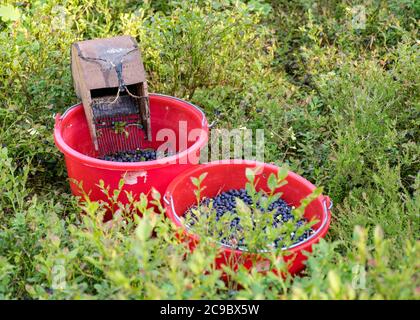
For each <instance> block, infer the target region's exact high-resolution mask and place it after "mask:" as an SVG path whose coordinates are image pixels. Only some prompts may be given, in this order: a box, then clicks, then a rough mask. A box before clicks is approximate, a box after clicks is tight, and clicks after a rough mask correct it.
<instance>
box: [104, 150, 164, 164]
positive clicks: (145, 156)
mask: <svg viewBox="0 0 420 320" xmlns="http://www.w3.org/2000/svg"><path fill="white" fill-rule="evenodd" d="M99 159H101V160H106V161H116V162H141V161H152V160H156V159H157V153H156V150H153V149H144V150H141V149H137V150H133V151H120V152H116V153H112V154H107V155H105V156H103V157H100V158H99Z"/></svg>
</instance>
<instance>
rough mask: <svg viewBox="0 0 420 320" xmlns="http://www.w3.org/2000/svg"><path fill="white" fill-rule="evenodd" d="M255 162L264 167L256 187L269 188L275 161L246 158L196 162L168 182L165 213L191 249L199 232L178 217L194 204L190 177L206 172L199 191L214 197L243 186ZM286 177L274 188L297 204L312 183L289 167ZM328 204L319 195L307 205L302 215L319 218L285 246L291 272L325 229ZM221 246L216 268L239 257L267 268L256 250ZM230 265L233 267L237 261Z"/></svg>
mask: <svg viewBox="0 0 420 320" xmlns="http://www.w3.org/2000/svg"><path fill="white" fill-rule="evenodd" d="M256 166H261V167H262V168H263V169H262V172H261V173H260V174H259V175H258V179H259V182H258V184H257V186H256V188H257V190H261V189H262V190H265V191H269V190H268V188H267V179H268V177H269V175H270V174H271V173H274V174H277V172H278V169H279V168H278V167H276V166H274V165H270V164H266V163H261V162H255V161H247V160H228V161H222V162H210V163H208V164H203V165H200V166H196V167H195V168H192V169H189V170H187V171H184V172H182V173H181V174H180V175H178V176H177V177H176V178H175V179H174V180H173V181H172V182H171V183H170V184H169V186H168V189H167V191H166V193H165V196H164V202H165V203H164V206H165V209H166V215H167V217H168V218H169V219H171V220H172V221H173V222H174V223H175V224H176V225H177V226H178V227H181V228H182V230H183V234H184V236H185V237H186V239H187V241H189V243H190V247H191V249H192V250H193V249H194V244H195V243H197V241H198V240H199V239H198V236H197V235H194V234H193V233H192V232H191V231H190V230H187V229H186V227H185V226H184V225H183V224H182V222H181V219H180V216H182V215H183V214H184V213H185V211H186V210H187V209H188V208H190V207H191V206H193V205H195V204H196V198H195V195H194V192H193V191H194V190H195V189H196V187H195V186H194V185H193V184H192V182H191V178H192V177H199V176H200V175H201V174H202V173H204V172H207V173H208V175H207V177H206V178H205V179H204V181H203V186H205V187H206V188H205V189H204V191H203V192H202V196H205V197H214V196H216V195H217V194H218V193H220V192H224V191H228V190H230V189H240V188H244V187H245V184H246V182H247V179H246V176H245V168H255V167H256ZM286 180H287V182H288V183H287V184H286V185H284V186H283V187H281V188H279V189H278V190H276V192H283V195H282V199H283V200H285V201H286V203H288V204H289V205H291V206H295V207H297V206H299V205H300V201H301V200H302V199H303V198H305V197H306V196H308V195H309V194H310V193H312V191H313V190H314V189H315V186H314V185H313V184H312V183H310V182H309V181H308V180H306V179H304V178H302V177H301V176H299V175H297V174H296V173H293V172H291V171H289V173H288V176H287V178H286ZM331 206H332V202H331V200H330V198H329V197H327V196H324V195H320V196H319V197H318V198H317V199H315V200H314V201H312V202H311V203H310V204H309V205H308V206H307V207H306V209H305V217H306V218H307V219H309V220H310V219H312V218H316V219H317V220H318V221H319V222H318V223H317V224H315V225H314V226H313V229H314V230H315V232H314V233H313V234H312V235H311V236H310V237H308V238H307V239H306V240H305V241H304V242H301V243H298V244H295V245H292V246H290V247H289V248H288V251H289V252H290V254H289V255H287V256H285V257H284V260H285V261H286V262H290V266H289V269H288V271H289V272H290V273H291V274H296V273H298V272H299V271H301V270H302V269H303V268H304V261H305V260H306V259H307V256H306V255H305V254H304V251H308V252H311V251H312V246H313V245H314V244H315V243H317V242H318V241H319V239H320V238H323V237H324V236H325V234H326V233H327V230H328V228H329V225H330V220H331V212H330V209H331ZM220 246H221V248H220V255H219V257H218V258H217V260H216V266H217V268H221V266H222V265H231V266H232V261H240V263H241V264H243V265H244V266H245V267H246V268H247V269H250V268H252V267H253V266H254V263H253V261H257V263H256V265H255V267H256V268H257V269H258V270H260V271H268V269H267V267H268V265H269V261H268V260H265V259H262V258H261V257H260V256H259V255H258V254H254V253H249V252H246V251H240V250H235V249H232V248H229V247H227V246H225V245H222V244H220ZM233 267H234V268H236V267H237V265H236V266H235V265H234V266H233ZM274 271H275V270H274Z"/></svg>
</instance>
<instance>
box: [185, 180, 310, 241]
mask: <svg viewBox="0 0 420 320" xmlns="http://www.w3.org/2000/svg"><path fill="white" fill-rule="evenodd" d="M237 198H240V199H241V200H243V201H244V202H245V203H246V204H247V205H251V204H252V199H251V196H250V195H249V194H248V193H247V191H246V189H244V188H242V189H230V190H228V191H225V192H222V193H220V194H218V195H217V196H215V197H213V198H211V199H210V198H205V199H203V201H202V203H201V204H202V205H208V204H209V203H210V201H213V208H214V212H215V215H216V216H215V220H216V221H219V220H220V217H222V216H223V215H224V214H225V213H227V212H228V213H229V215H231V216H232V220H231V222H230V234H228V235H227V237H226V234H225V232H221V234H220V238H222V237H224V238H223V239H221V240H220V241H221V242H222V243H225V244H232V240H236V245H238V246H246V243H244V242H245V240H244V239H239V240H238V239H236V238H235V234H236V233H237V231H240V230H243V228H242V226H241V222H240V218H239V217H238V216H237V211H236V202H237V201H236V199H237ZM257 207H259V209H260V210H261V211H262V212H264V211H265V210H263V209H262V208H261V206H260V203H259V202H257ZM267 212H269V213H272V214H273V224H272V227H273V228H276V227H279V226H281V225H282V224H283V223H285V222H287V221H289V220H294V216H293V214H292V209H291V207H290V206H289V205H288V204H287V203H286V202H285V201H284V200H283V199H278V200H276V201H274V202H273V203H271V204H270V205H269V206H268V210H267ZM187 213H188V212H187ZM305 222H306V219H299V220H298V221H297V222H296V225H295V231H296V230H297V229H298V228H299V227H301V226H303V225H304V224H305ZM265 229H266V227H265V228H264V230H265ZM313 232H314V231H313V229H309V230H308V231H306V232H304V234H303V235H301V236H300V237H299V238H298V239H296V235H295V232H292V233H291V234H290V235H289V239H291V240H292V242H293V243H294V244H296V243H299V242H302V241H304V240H305V239H307V238H308V237H309V236H310V235H311V234H313ZM274 246H275V247H276V248H278V247H280V246H281V247H282V248H285V244H284V243H283V238H282V237H281V238H278V239H276V240H275V241H274Z"/></svg>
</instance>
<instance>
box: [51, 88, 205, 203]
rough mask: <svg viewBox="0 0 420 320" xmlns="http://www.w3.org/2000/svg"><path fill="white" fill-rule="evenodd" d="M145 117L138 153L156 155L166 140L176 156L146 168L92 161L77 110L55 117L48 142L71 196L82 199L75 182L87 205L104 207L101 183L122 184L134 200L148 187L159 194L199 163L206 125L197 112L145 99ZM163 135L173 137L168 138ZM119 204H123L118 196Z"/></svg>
mask: <svg viewBox="0 0 420 320" xmlns="http://www.w3.org/2000/svg"><path fill="white" fill-rule="evenodd" d="M150 115H151V128H152V141H151V142H148V141H144V145H142V146H141V148H153V149H157V148H158V147H159V146H161V145H162V144H163V143H165V142H166V143H167V142H168V141H169V139H170V136H172V141H175V144H176V146H173V148H175V150H176V151H177V154H175V155H173V156H169V157H166V158H163V159H158V160H153V161H147V162H113V161H104V160H100V159H97V158H96V156H97V152H96V151H95V150H94V147H93V144H92V140H91V137H90V134H89V128H88V124H87V121H86V117H85V113H84V109H83V105H82V104H78V105H75V106H73V107H71V108H69V109H68V110H67V111H66V112H65V113H64V114H63V115H62V116H60V115H57V117H56V121H55V127H54V140H55V144H56V145H57V147H58V148H59V149H60V151H61V152H63V153H64V157H65V161H66V167H67V172H68V177H69V178H70V186H71V190H72V193H73V194H74V195H82V192H81V190H80V188H79V186H78V185H76V184H75V183H74V182H73V181H78V182H82V183H83V190H84V191H85V192H86V193H88V194H90V199H91V200H95V201H97V200H104V201H107V198H106V196H105V195H104V194H103V192H102V191H101V190H100V188H99V187H98V186H97V184H98V183H99V181H100V180H103V181H104V182H105V186H108V185H109V186H110V188H111V190H114V189H118V184H119V181H120V180H121V179H124V187H123V190H125V191H128V192H130V191H132V192H133V194H135V195H139V194H140V193H148V192H149V191H150V189H151V188H152V187H154V188H155V189H157V190H158V191H159V192H160V193H161V194H163V192H165V190H166V187H167V186H168V184H169V183H170V182H171V181H172V179H173V178H174V177H176V176H177V175H178V174H179V173H181V172H182V171H184V170H186V169H188V168H191V167H192V166H194V165H196V164H197V163H198V162H199V157H200V150H201V149H202V148H203V147H204V145H205V144H206V143H207V140H208V124H207V120H206V117H205V115H204V113H203V112H202V111H201V109H199V108H198V107H196V106H194V105H193V104H191V103H188V102H185V101H183V100H180V99H177V98H174V97H170V96H165V95H160V94H151V95H150ZM168 132H169V133H173V134H172V135H169V136H168V135H166V133H168ZM162 140H163V141H162ZM120 201H122V202H123V203H124V202H125V201H127V199H126V197H125V193H124V192H123V193H122V194H121V199H120Z"/></svg>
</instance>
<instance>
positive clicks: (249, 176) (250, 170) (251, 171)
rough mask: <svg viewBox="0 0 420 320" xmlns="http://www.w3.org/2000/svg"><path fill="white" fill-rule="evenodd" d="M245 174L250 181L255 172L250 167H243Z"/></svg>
mask: <svg viewBox="0 0 420 320" xmlns="http://www.w3.org/2000/svg"><path fill="white" fill-rule="evenodd" d="M245 176H246V178H247V179H248V181H250V182H252V181H254V179H255V172H254V170H252V169H251V168H246V169H245Z"/></svg>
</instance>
